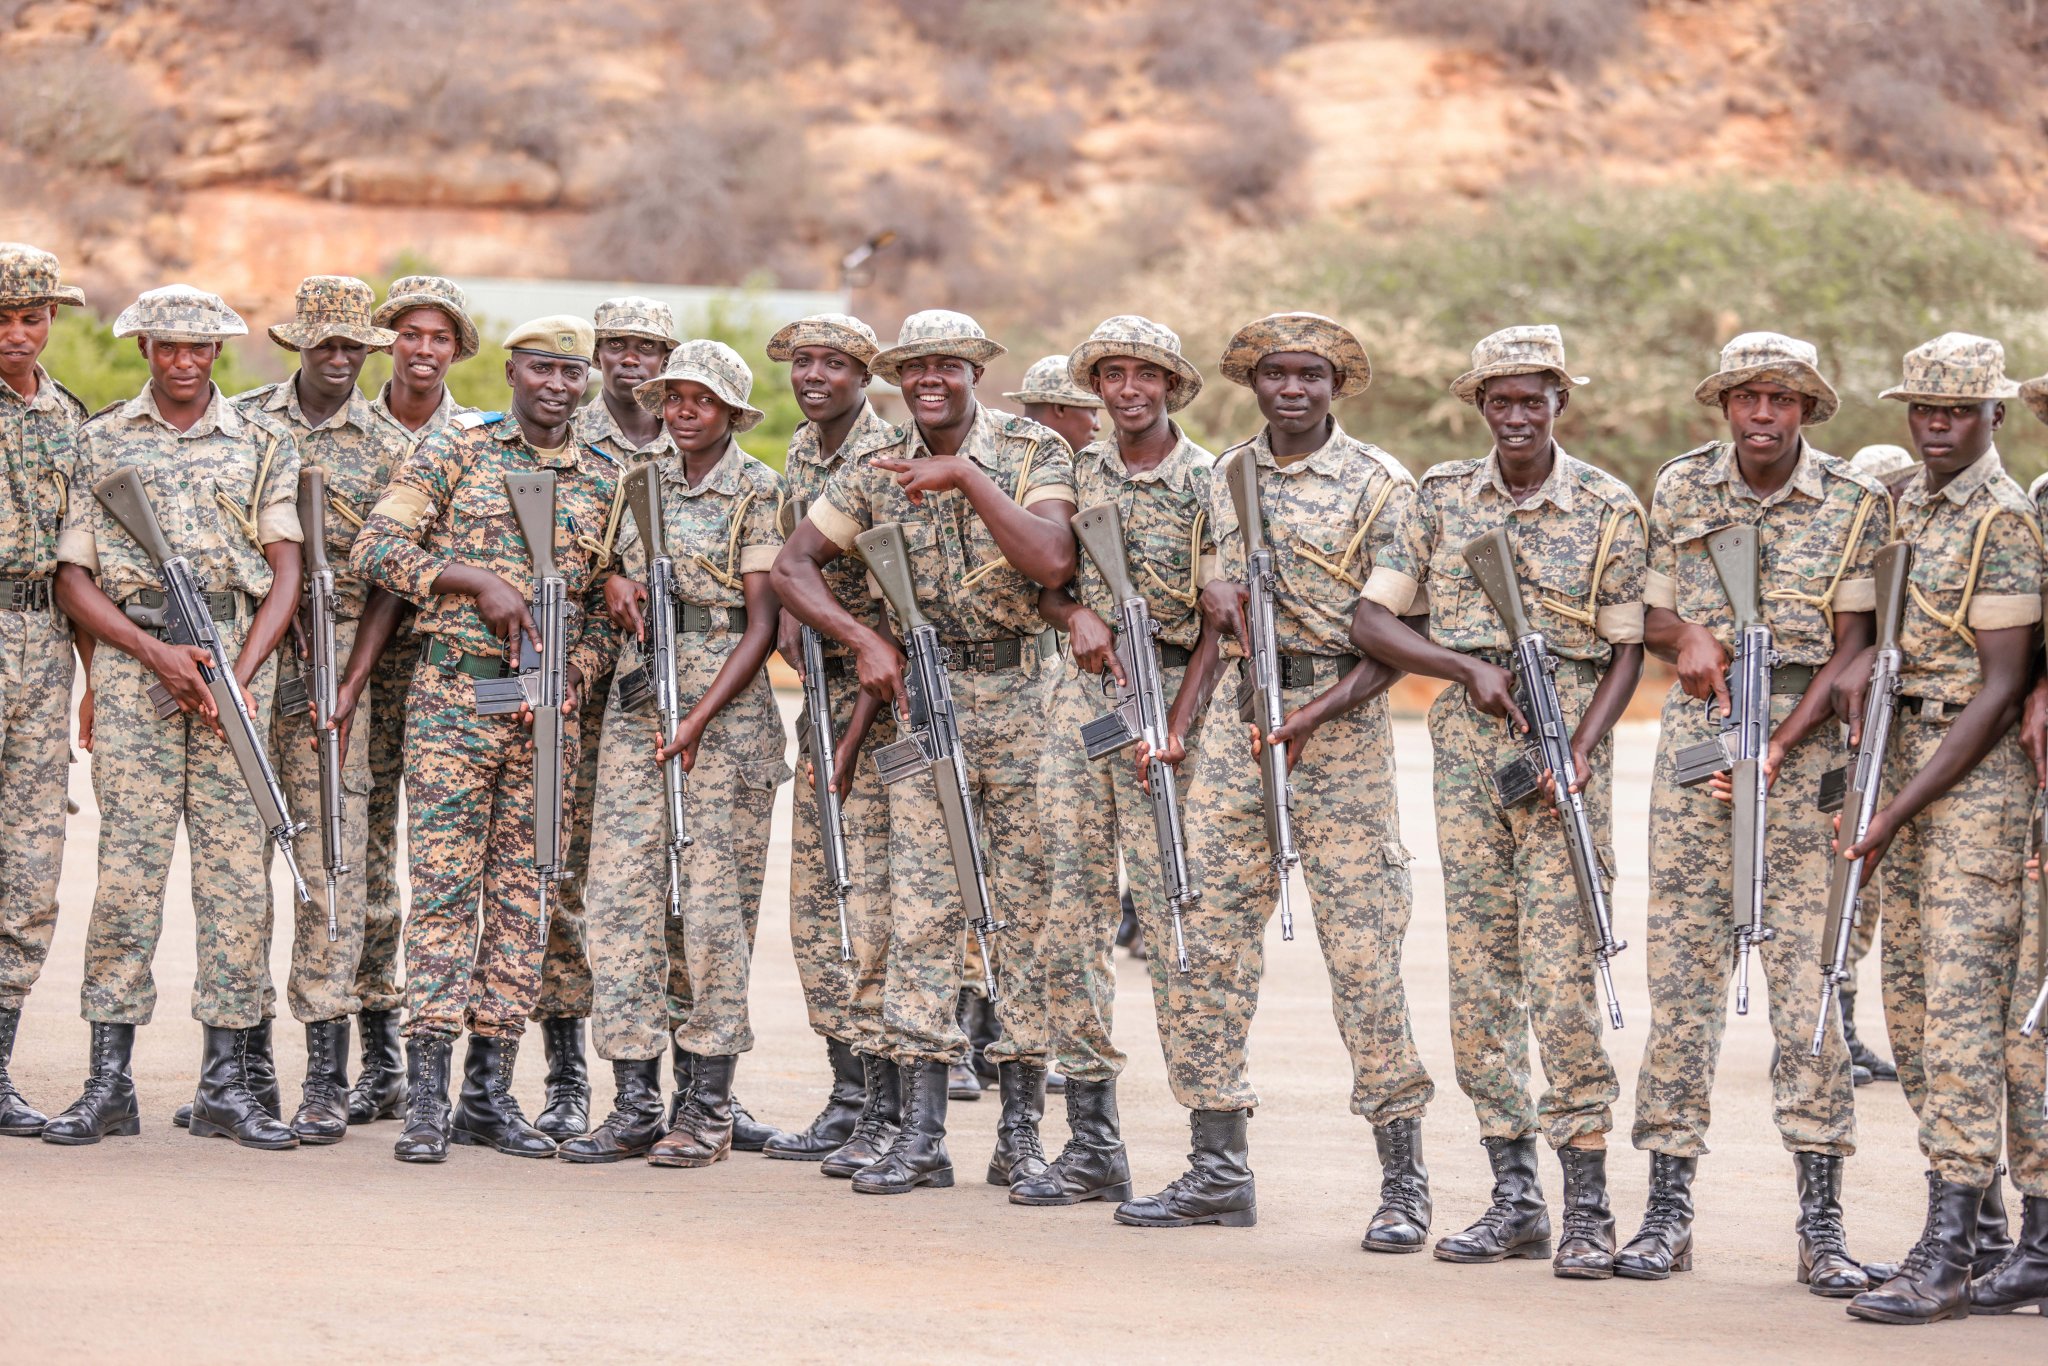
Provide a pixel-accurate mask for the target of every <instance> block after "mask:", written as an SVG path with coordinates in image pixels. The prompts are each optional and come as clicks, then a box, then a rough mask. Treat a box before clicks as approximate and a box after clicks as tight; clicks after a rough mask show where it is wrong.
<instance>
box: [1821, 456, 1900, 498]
mask: <svg viewBox="0 0 2048 1366" xmlns="http://www.w3.org/2000/svg"><path fill="white" fill-rule="evenodd" d="M1819 454H1820V456H1821V459H1820V461H1819V464H1820V468H1821V471H1822V472H1823V473H1825V474H1832V475H1834V476H1835V477H1836V478H1838V479H1846V480H1848V481H1849V482H1850V483H1852V484H1854V485H1855V486H1856V487H1857V488H1860V489H1862V490H1863V491H1864V492H1865V493H1882V494H1885V495H1887V496H1889V495H1890V493H1891V489H1890V488H1889V487H1888V486H1887V485H1886V484H1885V482H1884V480H1882V479H1880V478H1878V477H1877V476H1876V475H1874V474H1870V473H1868V472H1866V471H1864V470H1859V469H1857V468H1856V467H1855V466H1854V465H1852V464H1850V463H1849V462H1848V461H1846V460H1844V459H1842V457H1841V456H1839V455H1829V454H1827V453H1826V452H1825V451H1822V452H1819Z"/></svg>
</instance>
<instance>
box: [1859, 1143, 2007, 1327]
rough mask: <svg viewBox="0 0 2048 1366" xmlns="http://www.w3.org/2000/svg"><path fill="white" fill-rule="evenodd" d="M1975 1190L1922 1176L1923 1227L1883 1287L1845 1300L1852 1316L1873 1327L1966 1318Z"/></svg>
mask: <svg viewBox="0 0 2048 1366" xmlns="http://www.w3.org/2000/svg"><path fill="white" fill-rule="evenodd" d="M1983 1203H1984V1191H1983V1188H1982V1187H1980V1186H1958V1185H1954V1184H1951V1183H1950V1182H1947V1181H1944V1180H1942V1179H1941V1178H1940V1177H1939V1176H1936V1175H1935V1174H1934V1173H1933V1172H1929V1173H1927V1226H1926V1228H1924V1229H1923V1230H1921V1233H1920V1241H1919V1242H1917V1243H1915V1244H1913V1250H1912V1251H1910V1252H1908V1253H1907V1254H1906V1260H1905V1261H1903V1262H1900V1263H1899V1269H1898V1271H1897V1272H1896V1273H1894V1274H1893V1275H1892V1277H1891V1278H1890V1279H1889V1280H1887V1281H1885V1283H1884V1284H1883V1285H1880V1286H1875V1287H1873V1288H1872V1289H1869V1290H1866V1291H1864V1292H1863V1293H1862V1294H1860V1295H1858V1296H1857V1297H1856V1298H1855V1299H1853V1300H1850V1301H1849V1313H1850V1315H1851V1316H1852V1317H1855V1318H1859V1319H1869V1320H1871V1321H1872V1322H1873V1323H1935V1322H1938V1321H1940V1320H1942V1319H1960V1318H1967V1317H1969V1314H1970V1261H1971V1259H1972V1258H1973V1257H1974V1256H1975V1255H1976V1252H1975V1247H1976V1236H1977V1216H1978V1211H1979V1207H1980V1206H1982V1205H1983Z"/></svg>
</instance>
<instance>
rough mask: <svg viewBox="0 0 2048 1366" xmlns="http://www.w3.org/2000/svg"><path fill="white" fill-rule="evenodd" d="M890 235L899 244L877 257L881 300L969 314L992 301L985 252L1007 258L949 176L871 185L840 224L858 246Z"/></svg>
mask: <svg viewBox="0 0 2048 1366" xmlns="http://www.w3.org/2000/svg"><path fill="white" fill-rule="evenodd" d="M885 230H886V231H892V232H894V233H895V234H896V240H895V241H894V242H893V243H891V244H890V246H889V249H888V250H887V251H884V252H882V253H880V254H879V255H877V256H876V257H875V261H874V268H875V288H876V289H877V291H878V292H880V293H881V294H884V295H886V296H889V297H891V298H897V299H905V300H912V301H914V302H913V303H912V306H913V307H917V308H929V307H933V306H934V304H933V303H932V302H930V301H934V300H937V301H952V302H949V303H948V304H947V306H948V307H961V308H968V309H969V310H970V311H972V307H973V304H974V301H976V300H979V299H981V298H983V297H984V296H985V293H986V291H987V289H988V287H989V284H990V272H989V270H988V269H987V268H986V267H985V266H984V265H983V259H984V257H983V253H984V251H987V252H988V253H989V259H1001V253H1000V252H999V251H996V250H994V249H993V246H992V244H991V243H990V242H989V240H988V237H989V232H990V229H989V228H987V227H986V226H984V224H983V223H981V222H980V221H979V220H978V219H977V218H976V216H975V214H974V212H973V211H972V210H971V209H969V208H968V207H967V206H966V205H964V204H963V203H962V202H961V196H960V194H959V191H958V189H957V188H956V187H955V186H954V185H953V184H951V183H950V182H949V181H948V180H947V179H945V178H944V177H943V176H941V175H938V174H936V173H927V172H922V171H913V172H908V173H904V172H895V171H888V172H884V173H883V174H882V175H880V176H877V177H876V178H875V179H874V180H872V181H870V182H869V183H868V185H867V187H866V188H865V190H864V191H863V192H862V194H861V195H860V197H859V199H858V200H857V201H856V203H855V205H854V208H853V210H852V212H851V213H850V214H849V215H847V217H846V221H844V222H843V223H841V224H840V236H841V237H842V238H843V239H844V240H846V241H849V242H858V241H864V240H866V239H868V238H870V237H872V236H874V235H875V234H876V233H879V232H883V231H885Z"/></svg>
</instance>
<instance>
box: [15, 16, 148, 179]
mask: <svg viewBox="0 0 2048 1366" xmlns="http://www.w3.org/2000/svg"><path fill="white" fill-rule="evenodd" d="M0 88H4V89H5V90H6V91H7V94H6V95H5V96H4V97H0V141H4V142H6V143H9V144H11V145H12V146H14V147H16V148H18V149H19V150H21V151H23V152H26V153H28V154H29V155H31V156H35V157H40V158H42V159H44V160H46V161H50V162H54V163H56V164H57V165H60V166H64V167H68V168H70V169H72V170H80V171H113V172H116V173H117V174H120V175H123V176H125V177H127V178H128V179H130V180H135V181H142V180H147V179H149V178H150V177H151V176H152V175H154V174H155V173H156V171H157V170H158V169H159V168H160V167H161V166H162V165H163V163H164V160H165V158H166V157H168V156H169V155H170V152H171V149H172V146H173V143H174V141H175V138H174V134H173V133H172V130H171V128H170V125H169V121H168V119H167V118H166V117H164V115H163V111H161V110H159V109H158V108H157V106H156V105H155V103H154V102H153V101H152V100H151V99H150V98H149V96H148V95H146V94H144V93H143V92H142V91H141V90H140V89H138V88H137V86H136V84H135V82H134V81H133V80H131V79H130V78H129V76H128V72H127V68H126V67H124V66H123V65H122V64H121V62H120V61H119V60H117V59H116V58H114V57H111V56H109V55H108V54H107V53H105V52H103V51H102V50H100V49H99V48H95V47H83V48H67V47H39V48H32V49H17V50H15V51H13V52H10V53H8V54H7V55H6V57H5V58H4V59H0Z"/></svg>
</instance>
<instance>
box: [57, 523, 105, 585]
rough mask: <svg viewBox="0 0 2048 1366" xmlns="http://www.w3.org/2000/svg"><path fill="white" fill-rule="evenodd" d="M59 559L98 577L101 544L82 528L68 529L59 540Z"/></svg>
mask: <svg viewBox="0 0 2048 1366" xmlns="http://www.w3.org/2000/svg"><path fill="white" fill-rule="evenodd" d="M57 559H58V560H59V561H60V562H62V563H64V564H75V565H78V566H80V567H81V568H83V569H84V570H86V572H88V573H90V574H93V575H98V573H99V572H100V546H99V542H98V541H96V540H94V539H93V534H92V533H91V532H90V531H87V530H86V529H85V528H84V527H82V526H74V527H66V528H65V529H64V534H63V535H61V536H59V537H58V538H57Z"/></svg>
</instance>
